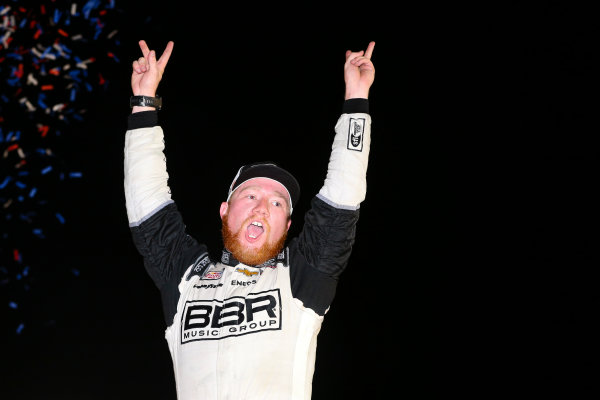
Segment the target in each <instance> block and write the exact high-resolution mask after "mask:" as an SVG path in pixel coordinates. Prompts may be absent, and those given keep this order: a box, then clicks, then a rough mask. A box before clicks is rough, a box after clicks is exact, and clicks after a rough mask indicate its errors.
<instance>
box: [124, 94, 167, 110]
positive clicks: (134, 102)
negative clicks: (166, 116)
mask: <svg viewBox="0 0 600 400" xmlns="http://www.w3.org/2000/svg"><path fill="white" fill-rule="evenodd" d="M135 106H138V107H154V108H156V109H157V110H160V109H161V107H162V97H160V96H156V97H149V96H131V97H130V98H129V107H131V108H133V107H135Z"/></svg>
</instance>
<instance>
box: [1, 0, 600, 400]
mask: <svg viewBox="0 0 600 400" xmlns="http://www.w3.org/2000/svg"><path fill="white" fill-rule="evenodd" d="M9 3H10V2H9ZM121 3H126V4H121ZM13 4H16V3H14V2H13ZM116 4H117V8H118V9H119V10H120V11H119V13H118V16H117V17H116V18H114V19H113V20H111V23H112V24H115V25H116V27H117V28H118V29H119V35H120V46H119V47H118V48H115V49H112V50H113V51H115V52H116V53H117V54H118V55H119V56H120V63H119V64H118V65H117V67H116V68H115V67H114V65H112V64H111V66H110V68H113V69H112V70H111V71H112V73H111V74H110V76H111V78H112V79H111V82H110V85H109V86H108V89H107V90H106V91H98V94H97V96H95V97H94V98H93V99H91V100H90V105H89V107H88V112H87V114H86V117H85V120H84V121H83V122H81V124H80V125H79V128H78V131H77V132H74V133H73V134H71V135H70V136H68V138H69V140H68V141H66V142H65V143H63V144H62V147H61V151H62V156H63V158H64V160H65V162H66V163H68V164H69V165H71V166H72V167H73V168H74V169H75V170H79V171H82V173H83V177H82V179H80V180H77V181H75V182H74V183H71V184H70V185H69V186H68V187H67V189H65V190H63V189H62V188H61V191H60V192H59V193H57V194H56V196H55V197H56V199H55V200H54V201H56V203H57V207H60V208H61V209H62V210H63V214H64V215H65V218H66V220H67V221H68V222H67V223H66V224H65V225H64V226H63V227H62V228H61V229H57V230H56V232H54V233H53V234H52V235H50V237H48V238H47V239H46V240H41V241H32V242H28V243H24V244H23V245H22V248H23V249H26V250H29V254H30V257H31V259H32V260H34V263H32V267H31V269H32V276H31V281H30V286H31V289H30V290H29V292H28V295H27V297H26V298H24V299H23V302H22V306H21V307H20V309H18V310H13V309H10V308H8V307H6V306H5V305H2V307H3V314H4V313H6V318H5V321H7V323H6V324H5V323H3V324H2V344H3V348H2V367H3V371H2V375H1V376H2V385H1V386H2V389H0V397H1V398H3V399H13V398H24V399H38V398H44V399H131V398H145V399H175V386H174V379H173V373H172V364H171V359H170V355H169V352H168V348H167V343H166V341H165V340H164V336H163V335H164V328H165V326H164V322H163V316H162V308H161V304H160V296H159V292H158V290H157V289H156V288H155V287H154V285H153V283H152V281H151V280H150V278H149V277H148V276H147V275H146V273H145V270H144V267H143V265H142V260H141V257H140V256H139V255H138V254H137V252H136V250H135V248H134V246H133V242H132V240H131V236H130V233H129V229H128V222H127V215H126V211H125V198H124V194H123V144H124V134H125V130H126V121H127V116H128V114H129V112H130V109H129V107H128V99H129V96H130V86H129V78H130V72H131V67H130V63H131V61H133V59H135V58H137V57H138V56H139V54H140V52H139V48H138V45H137V41H138V40H139V39H145V40H146V41H147V42H148V43H149V45H150V46H151V48H153V49H156V50H157V52H158V53H159V54H160V52H162V49H164V46H165V45H166V43H167V41H168V40H173V41H174V42H175V48H174V52H173V54H172V56H171V60H170V61H169V64H168V66H167V69H166V71H165V75H164V77H163V80H162V82H161V84H160V86H159V94H160V95H161V96H163V99H164V108H163V110H161V111H160V113H159V121H160V123H161V125H162V127H163V129H164V131H165V142H166V150H165V152H166V156H167V166H168V172H169V176H170V180H169V185H170V187H171V189H172V193H173V198H174V200H175V201H176V202H177V204H178V208H179V210H180V211H181V212H182V214H183V217H184V220H185V221H186V224H187V227H188V231H189V233H190V234H191V235H192V236H194V237H196V238H198V239H199V240H200V241H202V242H204V243H206V244H207V245H208V246H209V248H212V249H213V251H215V250H216V251H218V249H219V248H220V245H221V242H220V219H219V215H218V209H219V204H220V202H221V201H223V200H224V197H225V195H226V192H227V188H228V185H229V184H230V182H231V179H232V178H233V176H234V174H235V172H236V171H237V169H238V168H239V166H240V165H242V164H245V163H248V162H252V161H256V160H275V161H278V162H279V163H280V164H281V165H283V166H284V167H286V168H287V169H289V170H290V171H292V172H293V173H294V174H295V175H296V177H297V178H298V180H299V181H300V183H301V185H302V196H301V199H300V204H299V205H298V207H296V208H295V211H294V215H295V216H296V219H293V220H292V221H293V222H292V228H291V231H290V235H291V236H293V235H294V234H295V233H297V232H298V230H299V229H300V227H301V223H302V215H303V213H304V211H306V209H307V207H308V205H309V202H310V199H311V197H312V196H313V195H314V194H316V193H317V192H318V190H319V188H320V187H321V185H322V182H323V179H324V177H325V173H326V167H327V162H328V157H329V151H330V148H331V142H332V138H333V128H334V125H335V122H336V121H337V118H338V117H339V114H340V112H341V107H342V101H343V91H344V82H343V62H344V52H345V50H346V49H352V50H358V49H364V48H366V45H367V44H368V42H369V41H370V40H374V41H375V42H376V46H375V51H374V55H373V62H374V64H375V68H376V78H375V83H374V85H373V87H372V89H371V92H370V110H371V116H372V118H373V125H372V145H371V153H370V161H369V170H368V188H367V198H366V201H365V202H364V203H363V204H362V206H361V219H360V221H359V224H358V228H357V239H356V244H355V246H354V249H353V254H352V257H351V261H350V264H349V266H348V268H347V270H346V271H345V272H344V275H343V276H342V278H341V280H340V283H339V286H338V292H337V295H336V298H335V300H334V303H333V305H332V307H331V309H330V311H329V312H328V313H327V315H326V317H325V320H324V323H323V326H322V329H321V333H320V334H319V342H318V346H317V361H316V368H315V375H314V379H313V398H314V399H330V398H347V397H349V396H355V397H356V398H370V399H371V398H402V399H411V400H412V399H431V398H446V397H449V395H455V396H460V397H461V398H478V399H481V398H489V397H491V396H492V395H497V394H505V395H506V394H514V393H527V394H530V393H531V394H534V393H535V394H539V393H541V392H546V391H548V392H554V393H559V392H563V393H565V394H571V395H573V394H574V393H575V391H585V392H586V393H587V394H588V395H589V394H593V393H596V394H597V388H595V387H594V385H593V383H594V382H595V380H596V379H597V378H596V377H597V373H598V372H599V371H598V361H597V360H598V359H599V358H598V355H599V354H598V353H599V352H598V351H599V350H600V349H599V348H598V345H597V344H595V343H596V342H597V337H598V333H600V330H599V326H600V325H599V324H598V322H597V320H598V306H599V305H600V296H599V295H598V289H597V286H598V285H597V282H598V277H599V276H600V274H598V272H597V268H598V250H599V247H598V239H599V237H598V236H599V235H598V229H597V226H598V224H597V222H598V211H597V207H598V202H597V201H596V200H597V199H598V196H597V195H596V186H597V179H596V177H597V175H598V171H599V170H600V169H599V163H600V154H599V152H598V144H599V142H600V141H599V140H598V138H597V137H598V132H599V130H598V122H597V121H598V118H596V117H597V115H598V111H597V110H598V105H599V104H598V103H599V102H598V93H599V92H598V71H599V70H600V69H599V68H598V46H597V41H594V40H593V39H594V37H598V27H597V24H596V23H593V21H590V20H589V19H590V18H589V17H590V13H589V12H588V10H585V9H577V8H576V7H574V6H565V5H562V4H560V3H557V2H547V3H543V4H538V5H536V6H527V7H525V6H518V5H510V6H508V5H507V6H503V8H501V9H500V8H499V9H494V7H492V6H486V7H485V8H477V7H474V6H467V5H461V6H455V5H444V6H443V7H437V6H434V5H431V6H425V5H416V4H415V5H400V6H399V8H398V9H397V10H391V9H390V8H386V7H382V6H377V7H376V6H374V5H369V4H363V5H362V6H360V7H357V8H351V9H350V8H346V7H349V5H346V6H344V8H343V9H340V10H336V11H335V12H333V11H330V12H325V11H324V10H321V9H320V8H310V7H308V6H300V5H295V6H292V5H289V6H285V7H284V6H283V3H282V5H281V6H280V7H279V6H278V7H274V8H271V7H270V8H266V7H265V8H261V7H258V6H256V5H253V6H249V5H248V6H243V7H241V8H240V7H239V6H234V5H233V4H223V5H221V6H214V7H208V8H206V9H204V7H201V6H199V5H196V6H192V5H191V4H192V3H184V2H179V1H175V2H169V3H168V5H165V4H161V5H149V4H145V2H142V1H137V0H136V1H127V2H124V1H123V2H120V1H117V2H116ZM13 6H14V5H13ZM107 68H109V66H107ZM0 144H1V145H2V146H4V145H5V144H4V143H0ZM0 150H4V149H3V148H2V149H0ZM1 179H2V175H0V180H1ZM2 232H5V230H4V229H3V230H2ZM24 254H27V253H24ZM594 266H595V267H594ZM73 269H76V270H77V271H79V274H78V275H74V274H73V273H72V270H73ZM0 291H4V289H3V287H0ZM4 293H5V294H6V295H5V294H3V295H2V300H3V301H6V302H9V301H10V295H11V293H10V292H8V291H4ZM17 314H18V315H17ZM20 319H22V320H26V321H27V323H26V325H25V329H23V331H22V332H21V333H19V334H15V328H14V326H15V324H16V323H17V322H18V321H19V320H20ZM438 393H439V394H438ZM571 398H573V397H571Z"/></svg>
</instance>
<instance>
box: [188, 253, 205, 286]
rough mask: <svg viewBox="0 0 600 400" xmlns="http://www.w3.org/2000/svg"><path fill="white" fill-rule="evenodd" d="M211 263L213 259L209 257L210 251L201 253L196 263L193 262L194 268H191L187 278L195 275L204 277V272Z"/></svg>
mask: <svg viewBox="0 0 600 400" xmlns="http://www.w3.org/2000/svg"><path fill="white" fill-rule="evenodd" d="M210 264H211V261H210V258H209V257H208V253H202V255H200V257H198V258H197V259H196V261H194V264H192V269H191V270H190V273H189V274H188V276H186V277H185V280H186V281H189V280H190V279H191V278H192V276H194V275H198V276H200V277H202V274H204V271H206V269H207V268H208V266H209V265H210Z"/></svg>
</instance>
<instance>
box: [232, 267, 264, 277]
mask: <svg viewBox="0 0 600 400" xmlns="http://www.w3.org/2000/svg"><path fill="white" fill-rule="evenodd" d="M235 271H236V272H241V273H242V274H244V275H246V276H257V275H260V270H259V271H250V270H249V269H248V268H236V269H235Z"/></svg>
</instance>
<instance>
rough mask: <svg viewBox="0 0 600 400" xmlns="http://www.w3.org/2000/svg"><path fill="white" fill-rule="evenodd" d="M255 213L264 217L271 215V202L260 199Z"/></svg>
mask: <svg viewBox="0 0 600 400" xmlns="http://www.w3.org/2000/svg"><path fill="white" fill-rule="evenodd" d="M253 211H254V212H255V213H257V214H261V215H264V216H268V215H269V201H268V200H267V199H266V198H263V199H260V200H259V201H258V202H257V203H256V205H255V206H254V209H253Z"/></svg>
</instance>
